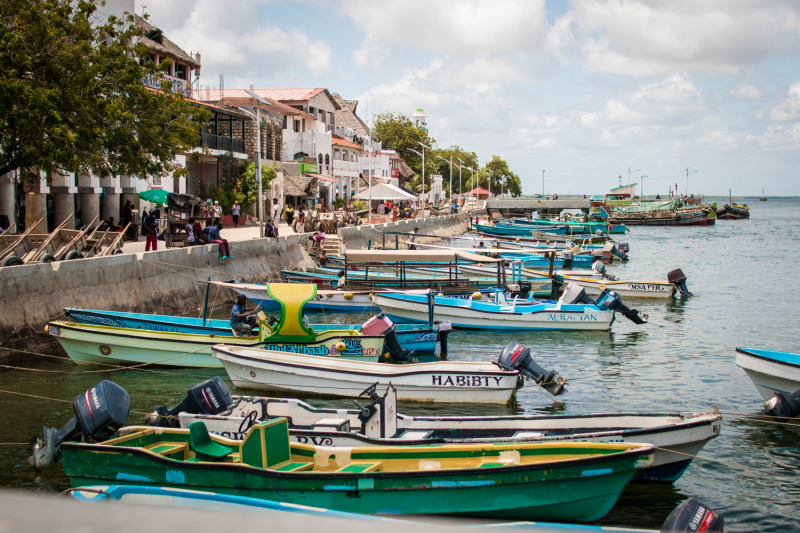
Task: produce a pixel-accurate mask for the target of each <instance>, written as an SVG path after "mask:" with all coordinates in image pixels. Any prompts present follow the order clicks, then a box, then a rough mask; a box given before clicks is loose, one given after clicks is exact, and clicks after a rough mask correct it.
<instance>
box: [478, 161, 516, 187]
mask: <svg viewBox="0 0 800 533" xmlns="http://www.w3.org/2000/svg"><path fill="white" fill-rule="evenodd" d="M478 175H479V180H478V183H479V184H480V186H481V187H483V188H484V189H487V190H489V181H490V178H491V187H492V188H491V189H490V190H491V192H492V194H498V195H499V194H501V193H504V194H510V195H511V196H520V195H521V194H522V182H521V181H520V179H519V176H518V175H517V174H515V173H513V172H511V170H510V169H509V168H508V163H507V162H506V160H505V159H503V158H502V157H500V156H499V155H494V156H492V160H491V161H489V162H488V163H486V166H484V167H483V168H482V169H480V171H479V173H478Z"/></svg>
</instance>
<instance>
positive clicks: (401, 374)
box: [212, 344, 519, 390]
mask: <svg viewBox="0 0 800 533" xmlns="http://www.w3.org/2000/svg"><path fill="white" fill-rule="evenodd" d="M218 346H225V345H224V344H217V345H216V346H214V347H212V350H213V351H217V352H222V353H223V354H225V355H227V356H228V357H231V358H235V359H244V360H246V361H254V362H257V363H265V364H271V365H278V366H289V367H295V368H304V369H311V370H316V371H319V372H328V373H330V372H334V373H337V374H338V373H347V374H355V375H360V376H378V377H388V378H393V377H404V376H418V375H425V374H431V373H436V374H453V375H464V374H482V375H484V376H493V375H500V376H502V377H517V376H519V372H518V371H516V370H502V369H500V367H498V370H433V369H431V370H417V371H412V372H396V373H393V374H384V373H374V372H366V371H361V370H343V369H338V368H325V367H319V366H310V365H307V364H302V363H292V362H288V361H273V360H264V358H257V357H253V356H247V355H241V354H237V353H235V352H233V351H231V350H228V349H226V348H219V347H218ZM235 348H239V346H235ZM245 348H246V347H245ZM213 351H212V354H213ZM264 351H266V352H269V351H272V350H264ZM276 353H280V354H281V355H284V354H288V355H291V356H302V357H316V358H319V359H322V360H324V361H334V362H347V363H356V364H358V365H362V364H370V365H373V364H374V365H381V366H405V367H408V366H417V365H430V364H433V363H452V362H458V363H461V364H464V363H466V364H479V365H493V364H496V363H493V362H484V361H432V362H430V363H413V364H410V365H387V364H386V363H375V362H372V361H352V360H349V359H338V358H336V359H334V358H332V357H326V356H319V355H309V354H296V353H291V352H276ZM214 357H216V355H215V356H214ZM217 359H219V357H217ZM229 362H231V363H236V361H230V360H229ZM513 388H514V389H516V386H514V387H513ZM470 389H472V390H474V389H478V387H470ZM490 390H495V389H490ZM497 390H505V389H497Z"/></svg>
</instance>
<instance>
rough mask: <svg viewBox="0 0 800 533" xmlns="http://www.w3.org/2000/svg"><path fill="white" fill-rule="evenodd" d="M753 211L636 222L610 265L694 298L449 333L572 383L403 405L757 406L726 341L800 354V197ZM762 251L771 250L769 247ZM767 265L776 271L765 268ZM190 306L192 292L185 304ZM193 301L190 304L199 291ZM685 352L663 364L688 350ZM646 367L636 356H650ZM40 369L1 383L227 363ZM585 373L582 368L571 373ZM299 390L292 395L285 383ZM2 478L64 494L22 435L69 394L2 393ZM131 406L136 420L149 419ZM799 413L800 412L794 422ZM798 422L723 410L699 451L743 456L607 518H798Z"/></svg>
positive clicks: (454, 353) (636, 497) (183, 377)
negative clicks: (590, 328)
mask: <svg viewBox="0 0 800 533" xmlns="http://www.w3.org/2000/svg"><path fill="white" fill-rule="evenodd" d="M750 207H751V209H752V217H753V218H752V219H751V220H749V221H718V222H717V224H716V225H715V226H712V227H707V228H631V231H630V232H629V234H628V235H626V236H625V240H627V241H628V242H630V245H631V257H632V260H631V261H630V262H629V263H627V264H616V263H615V264H614V265H613V266H612V267H610V268H611V271H612V273H613V274H614V275H616V276H617V277H619V278H621V279H644V280H647V279H654V278H664V277H665V276H666V273H667V272H669V271H670V270H673V269H675V268H681V269H683V271H684V272H685V273H686V275H687V277H688V286H689V290H691V291H692V292H694V293H695V294H696V296H697V297H696V298H692V299H682V300H674V299H667V300H635V301H634V300H628V301H626V304H628V305H629V307H635V308H636V309H638V310H639V311H640V312H642V313H647V314H648V315H649V323H648V324H646V325H643V326H637V325H635V324H633V323H631V322H629V321H628V320H626V319H624V318H622V317H618V318H617V320H616V322H615V323H614V325H613V328H612V329H613V331H611V332H586V333H580V332H552V331H543V332H519V333H495V332H483V333H476V332H454V333H453V334H451V335H450V337H449V347H450V350H449V354H448V358H447V359H448V360H450V361H495V360H497V357H498V356H499V355H500V352H501V351H502V350H503V348H504V347H505V346H506V344H508V342H510V341H512V340H515V341H518V342H521V343H523V344H527V345H529V346H531V349H532V355H533V357H534V359H535V360H536V362H537V363H539V364H540V365H541V366H542V367H544V368H546V369H548V370H551V369H552V370H557V371H558V372H559V373H560V375H562V376H565V377H567V378H568V379H571V381H570V382H569V384H568V385H567V389H568V392H567V393H566V394H564V395H561V396H559V397H558V402H557V403H553V402H552V401H551V400H550V399H549V398H548V397H547V396H546V395H544V394H543V393H541V392H540V391H538V390H537V389H536V388H535V387H530V386H527V387H525V388H524V389H521V390H520V391H519V392H518V394H517V398H516V400H515V402H514V403H512V404H511V405H506V406H496V405H478V404H463V405H458V404H448V405H431V404H414V403H406V402H403V403H401V405H400V407H399V411H400V412H402V413H406V414H440V415H441V414H458V415H507V414H513V413H545V414H562V413H571V414H574V413H588V412H601V411H612V412H619V411H668V412H705V411H711V410H712V409H713V408H712V404H716V405H717V406H718V407H719V408H720V410H721V411H723V412H732V413H751V414H757V413H760V411H761V407H762V405H763V402H762V399H761V396H760V395H759V394H758V392H757V391H756V389H755V387H754V386H753V384H752V382H751V381H750V379H749V378H748V377H747V376H746V374H745V373H744V371H742V370H741V369H740V368H738V367H737V366H736V365H735V364H734V352H733V351H732V350H730V349H728V350H725V351H722V352H719V353H710V352H716V351H717V350H720V349H722V348H725V347H728V348H730V347H734V346H747V345H750V346H754V347H763V348H765V349H776V350H783V351H790V352H800V338H798V336H797V323H798V320H800V304H798V303H797V302H798V300H797V298H796V295H797V294H800V278H798V276H797V275H796V269H797V261H798V254H797V249H796V246H793V244H796V243H797V242H798V241H800V209H798V208H800V202H798V201H795V200H791V201H788V200H784V201H782V200H774V201H773V200H772V199H770V201H769V202H767V203H759V202H754V203H751V206H750ZM764 250H769V254H765V253H764ZM767 269H769V276H766V275H764V273H765V272H766V271H767ZM187 305H190V303H187ZM191 305H192V306H193V305H194V302H192V303H191ZM229 312H230V309H229V308H228V307H227V306H220V305H217V309H216V310H215V313H214V315H215V316H216V317H218V318H227V316H229V315H228V313H229ZM368 317H369V314H368V313H362V314H360V315H331V314H329V313H328V314H323V313H316V314H314V315H312V316H310V317H309V318H310V319H311V320H312V322H323V321H335V322H340V323H363V322H364V321H366V319H367V318H368ZM707 352H709V353H708V355H704V356H702V357H694V358H692V359H685V360H683V361H678V362H671V363H667V364H660V365H656V366H645V365H653V364H655V363H663V362H665V361H671V360H674V359H678V358H684V357H687V356H691V355H697V354H701V353H707ZM643 366H645V367H644V368H637V367H643ZM31 367H32V368H36V369H39V370H56V371H61V372H67V373H65V374H47V373H33V372H24V371H19V370H0V389H4V390H16V391H22V392H26V393H28V394H36V395H41V396H47V397H54V398H62V399H71V398H72V397H73V396H74V395H76V394H79V393H82V392H83V391H84V390H86V389H87V388H89V387H90V386H92V385H94V384H95V383H96V382H97V380H98V379H100V378H101V377H108V378H109V379H113V380H114V381H116V382H117V383H119V384H120V385H121V386H123V387H124V388H125V389H126V390H127V391H128V392H129V393H130V395H131V398H132V402H133V405H132V407H133V409H136V410H141V411H150V410H152V409H153V406H154V405H156V404H168V405H175V404H177V403H178V402H179V401H180V400H181V399H182V398H183V396H184V395H185V393H186V390H187V388H188V387H189V386H190V385H191V384H192V383H195V382H197V381H202V380H204V379H207V378H209V377H211V376H213V375H216V374H220V375H223V376H224V371H223V370H222V369H219V370H197V369H188V370H168V371H169V372H170V373H171V374H172V375H168V374H153V373H148V372H137V371H133V370H125V371H119V372H113V373H109V374H102V375H100V376H98V374H84V373H81V372H84V371H87V370H95V368H93V367H90V366H89V367H76V366H74V365H72V364H70V363H69V362H65V361H55V360H51V359H44V360H40V361H35V362H33V363H31ZM577 377H584V379H574V378H577ZM289 396H293V395H289ZM309 403H311V404H312V405H316V406H320V407H337V408H351V407H354V405H353V401H352V400H351V399H349V400H348V399H330V398H319V399H314V400H311V401H310V402H309ZM0 410H1V411H2V413H3V415H4V416H3V423H2V424H0V442H3V443H20V444H19V445H17V446H0V485H2V486H10V487H22V488H26V489H29V490H39V491H47V492H56V491H59V490H62V489H64V488H66V487H67V486H68V480H67V479H66V477H65V476H64V475H63V474H62V473H61V469H60V468H58V467H54V468H51V469H50V470H48V471H47V472H45V473H43V474H41V475H38V476H37V475H36V474H35V473H34V472H33V471H32V470H31V469H30V467H29V466H28V463H27V457H28V455H29V452H28V451H27V445H26V444H23V443H26V442H27V441H28V439H29V438H30V437H31V436H32V435H35V434H41V431H42V429H41V428H42V426H43V425H48V426H58V427H61V426H62V425H63V424H64V423H65V422H66V421H67V420H68V419H69V418H70V417H71V416H72V407H71V405H70V404H68V403H53V402H49V401H45V400H38V399H34V398H23V397H12V396H8V395H5V394H0ZM142 419H143V416H142V415H138V414H136V415H132V416H131V419H130V420H129V422H130V423H137V422H141V421H142ZM797 423H798V424H800V421H798V422H797ZM798 442H800V428H792V427H789V426H776V425H770V424H763V423H758V422H754V421H742V420H738V419H736V420H733V419H726V420H725V422H724V424H723V428H722V432H721V435H720V437H718V438H717V439H715V440H713V441H711V442H709V443H708V444H707V445H706V447H705V448H704V450H703V451H702V452H701V454H700V455H701V456H704V457H708V458H712V459H716V460H719V461H724V462H725V463H732V464H740V465H745V466H749V467H751V468H754V469H758V470H746V469H741V468H734V467H732V466H730V465H728V464H720V463H713V462H702V461H695V462H694V463H693V464H692V466H691V467H690V468H689V469H688V470H687V472H686V473H685V474H684V475H683V477H682V478H681V479H680V480H679V481H678V482H677V483H676V484H675V485H674V486H643V485H636V486H631V487H629V488H628V489H626V491H625V492H624V493H623V496H622V498H621V499H620V501H619V502H618V504H617V505H616V506H615V507H614V509H613V510H612V511H611V513H610V514H609V515H608V516H607V517H606V518H604V519H603V520H602V521H601V523H602V524H605V525H615V526H630V527H640V528H652V529H656V530H657V529H659V528H660V525H661V523H662V522H663V520H664V518H665V517H666V516H667V515H668V514H669V512H670V511H671V510H672V509H673V508H674V506H675V505H676V504H677V503H678V502H680V501H681V500H683V499H685V498H687V497H690V496H694V497H697V498H699V499H700V500H702V501H704V502H705V503H707V504H708V505H710V506H712V507H713V508H715V509H718V510H720V511H723V512H724V513H725V515H726V522H727V524H728V525H727V527H726V531H756V530H757V531H782V532H783V531H793V530H798V529H800V518H799V515H800V513H798V504H800V483H798V477H797V474H796V472H797V471H798V467H800V446H798Z"/></svg>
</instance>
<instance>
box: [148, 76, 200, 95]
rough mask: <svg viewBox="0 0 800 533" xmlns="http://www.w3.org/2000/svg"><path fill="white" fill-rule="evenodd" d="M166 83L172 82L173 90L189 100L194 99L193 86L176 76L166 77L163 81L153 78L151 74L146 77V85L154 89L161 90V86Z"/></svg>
mask: <svg viewBox="0 0 800 533" xmlns="http://www.w3.org/2000/svg"><path fill="white" fill-rule="evenodd" d="M164 81H171V82H172V90H173V91H175V92H176V93H181V94H182V95H184V96H186V97H187V98H191V97H192V85H191V84H190V83H189V82H188V81H186V80H182V79H180V78H176V77H175V76H168V75H164V79H163V80H161V79H158V78H156V77H155V76H151V75H150V74H147V75H146V76H145V77H144V84H145V85H146V86H148V87H152V88H153V89H160V88H161V84H162V83H163V82H164Z"/></svg>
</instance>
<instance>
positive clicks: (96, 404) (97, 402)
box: [92, 387, 100, 409]
mask: <svg viewBox="0 0 800 533" xmlns="http://www.w3.org/2000/svg"><path fill="white" fill-rule="evenodd" d="M92 401H93V402H94V407H95V409H100V398H98V397H97V387H92Z"/></svg>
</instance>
